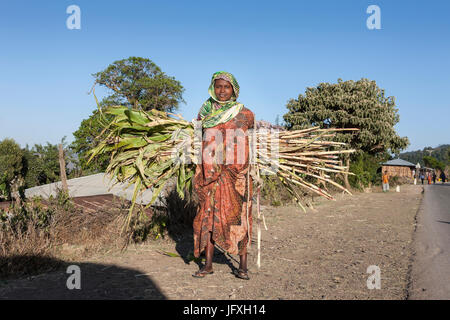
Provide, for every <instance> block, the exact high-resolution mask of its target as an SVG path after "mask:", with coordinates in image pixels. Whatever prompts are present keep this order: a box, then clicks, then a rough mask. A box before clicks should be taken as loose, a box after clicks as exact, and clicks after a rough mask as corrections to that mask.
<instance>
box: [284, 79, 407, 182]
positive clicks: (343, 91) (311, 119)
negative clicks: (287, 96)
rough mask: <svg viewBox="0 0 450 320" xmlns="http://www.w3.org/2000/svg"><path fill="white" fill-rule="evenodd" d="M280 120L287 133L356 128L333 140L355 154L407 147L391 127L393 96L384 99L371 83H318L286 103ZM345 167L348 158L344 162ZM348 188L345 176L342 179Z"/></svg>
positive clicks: (394, 111)
mask: <svg viewBox="0 0 450 320" xmlns="http://www.w3.org/2000/svg"><path fill="white" fill-rule="evenodd" d="M287 108H288V110H289V111H288V113H286V114H285V115H284V116H283V118H284V121H285V123H286V128H287V129H288V130H297V129H303V128H307V127H310V126H320V127H321V128H358V129H359V131H358V132H357V133H339V134H337V136H336V139H337V140H338V141H341V142H345V143H348V144H349V145H350V146H351V147H352V148H354V149H356V150H357V152H356V153H355V154H354V155H353V158H356V157H358V156H360V155H361V153H367V154H369V155H372V156H375V155H379V154H383V153H384V152H385V151H388V150H389V151H390V152H393V153H397V152H399V151H400V150H401V149H404V148H406V147H407V145H408V144H409V141H408V138H407V137H399V136H398V135H397V133H396V132H395V128H394V126H395V124H396V123H398V122H399V120H400V117H399V115H398V110H397V109H396V106H395V98H394V97H386V96H385V91H384V90H383V89H380V88H379V87H378V86H377V84H376V82H375V81H371V80H368V79H361V80H358V81H353V80H350V81H343V80H342V79H338V82H337V83H320V84H319V85H318V86H317V87H313V88H307V89H306V92H305V94H304V95H303V94H300V95H299V96H298V99H291V100H289V102H288V104H287ZM345 160H346V162H347V165H349V163H350V159H349V158H348V157H347V158H346V159H345ZM344 180H345V184H346V187H349V184H348V180H347V177H344Z"/></svg>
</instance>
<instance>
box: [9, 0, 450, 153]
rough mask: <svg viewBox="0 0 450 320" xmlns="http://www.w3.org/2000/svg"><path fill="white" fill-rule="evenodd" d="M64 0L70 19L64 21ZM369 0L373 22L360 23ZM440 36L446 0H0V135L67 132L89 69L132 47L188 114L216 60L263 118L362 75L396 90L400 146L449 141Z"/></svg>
mask: <svg viewBox="0 0 450 320" xmlns="http://www.w3.org/2000/svg"><path fill="white" fill-rule="evenodd" d="M72 4H75V5H78V6H79V7H80V9H81V29H80V30H69V29H68V28H67V27H66V20H67V18H68V17H69V14H67V13H66V8H67V7H68V6H69V5H72ZM372 4H374V5H378V6H379V7H380V9H381V30H369V29H368V28H367V27H366V20H367V18H368V17H369V16H370V14H367V13H366V9H367V7H368V6H369V5H372ZM449 39H450V2H449V1H400V0H396V1H378V0H372V1H357V0H354V1H350V0H347V1H331V0H330V1H300V0H298V1H282V0H280V1H262V0H258V1H249V0H241V1H234V0H228V1H174V0H166V1H151V0H147V1H134V0H130V1H126V2H125V1H99V0H96V1H80V0H72V1H20V0H18V1H2V2H0V112H1V113H0V140H1V139H3V138H5V137H10V138H13V139H15V140H16V141H17V142H18V143H20V144H21V145H22V146H23V147H24V146H25V144H27V143H28V144H29V145H30V146H31V145H33V144H34V143H46V142H47V141H48V142H50V143H58V142H59V141H60V140H61V138H62V137H63V136H67V140H68V141H69V142H71V141H73V136H72V133H73V132H74V131H75V130H77V128H78V126H79V124H80V122H81V121H82V120H83V119H85V118H87V117H89V115H90V114H91V112H92V111H93V110H94V109H95V100H94V98H93V96H92V95H88V94H87V92H88V91H89V90H90V88H91V86H92V84H93V77H92V76H91V74H92V73H95V72H98V71H101V70H103V69H104V68H106V67H107V66H108V65H109V64H110V63H112V62H114V61H116V60H120V59H124V58H128V57H130V56H140V57H145V58H149V59H151V60H152V61H153V62H155V63H156V64H157V65H158V66H160V67H161V69H162V70H163V71H164V72H165V73H166V74H168V75H170V76H173V77H175V78H176V79H177V80H179V81H180V82H181V83H182V85H183V86H184V88H185V92H184V95H183V97H184V99H185V101H186V104H182V105H181V106H180V110H179V112H180V113H181V114H182V115H183V117H185V118H186V119H188V120H191V119H192V118H193V117H194V116H195V115H196V113H197V112H198V109H199V108H200V106H201V104H202V103H203V101H204V100H205V99H206V98H207V97H208V94H207V88H208V85H209V81H210V78H211V75H212V73H213V72H215V71H218V70H225V71H228V72H231V73H233V74H234V75H235V76H236V78H237V80H238V82H239V84H240V86H241V94H240V98H239V100H240V102H242V103H244V104H245V105H246V106H247V107H249V108H250V109H251V110H252V111H254V112H255V114H256V118H257V119H258V120H260V119H264V120H268V121H271V122H274V121H275V118H276V116H277V115H279V116H280V119H281V118H282V116H283V114H285V113H286V112H287V109H286V103H287V101H288V100H289V99H291V98H297V97H298V95H299V94H300V93H304V91H305V89H306V88H307V87H311V86H315V85H317V84H318V83H320V82H336V81H337V79H338V78H342V79H343V80H350V79H353V80H358V79H360V78H369V79H372V80H376V81H377V84H378V85H379V86H380V87H381V88H384V89H385V90H386V94H387V95H390V96H395V97H396V103H397V107H398V109H399V114H400V123H399V124H398V125H397V126H396V128H397V132H398V133H399V135H401V136H408V137H409V139H410V142H411V145H410V146H409V147H408V149H407V150H417V149H422V148H423V147H425V146H433V147H435V146H437V145H439V144H447V143H450V130H449V119H450V99H449V93H450V41H449ZM96 92H97V95H98V96H100V97H101V96H103V95H104V94H106V93H107V92H106V91H104V90H101V89H100V88H97V91H96Z"/></svg>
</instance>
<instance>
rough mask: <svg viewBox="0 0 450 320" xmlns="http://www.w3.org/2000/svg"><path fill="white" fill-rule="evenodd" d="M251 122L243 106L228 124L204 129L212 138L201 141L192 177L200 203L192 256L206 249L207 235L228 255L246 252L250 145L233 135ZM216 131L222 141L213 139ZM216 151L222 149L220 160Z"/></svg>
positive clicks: (246, 140) (250, 228)
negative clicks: (198, 156)
mask: <svg viewBox="0 0 450 320" xmlns="http://www.w3.org/2000/svg"><path fill="white" fill-rule="evenodd" d="M253 123H254V114H253V112H251V111H250V110H249V109H247V108H245V107H243V108H242V110H241V111H240V112H239V113H238V114H237V115H236V116H235V117H234V118H232V119H231V120H229V121H228V122H225V123H222V124H218V125H216V126H215V127H212V128H205V129H204V136H206V137H208V130H212V131H211V132H210V133H211V139H208V138H206V139H205V140H206V141H205V140H204V141H203V145H202V164H199V165H197V168H196V172H195V176H194V189H195V191H196V193H197V195H198V198H199V202H200V205H199V208H198V212H197V215H196V217H195V219H194V256H195V257H199V256H200V254H201V252H202V251H203V250H204V249H205V247H206V244H207V242H208V241H209V236H210V233H212V240H213V242H215V243H216V244H218V245H219V246H220V247H221V248H223V249H224V250H226V251H227V252H229V253H230V254H239V255H242V254H245V253H246V252H247V251H246V250H247V244H248V242H249V234H250V235H251V232H252V215H251V214H252V206H251V200H250V201H247V199H248V198H249V197H248V192H249V191H250V195H252V180H251V177H250V179H249V180H248V179H247V177H248V175H247V173H248V170H249V143H248V137H247V136H244V137H242V135H239V134H236V133H233V132H236V129H241V130H242V132H243V133H245V134H247V131H248V129H252V128H253ZM217 131H220V133H221V134H222V135H221V136H222V141H220V139H217V138H216V137H217V136H215V134H217ZM238 131H240V130H238ZM231 139H232V140H233V141H230V140H231ZM243 145H245V147H243ZM227 149H228V150H227ZM218 150H222V156H221V157H220V156H218V155H219V154H220V152H218ZM208 157H209V158H208ZM221 159H222V161H221ZM230 159H231V160H230ZM227 160H228V161H227ZM247 205H248V211H247ZM247 212H248V221H247Z"/></svg>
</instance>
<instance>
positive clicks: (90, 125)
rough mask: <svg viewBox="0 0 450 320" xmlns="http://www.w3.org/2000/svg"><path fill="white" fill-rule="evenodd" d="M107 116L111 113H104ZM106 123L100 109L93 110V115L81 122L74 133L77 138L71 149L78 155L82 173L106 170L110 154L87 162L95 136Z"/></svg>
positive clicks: (78, 163)
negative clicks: (102, 118)
mask: <svg viewBox="0 0 450 320" xmlns="http://www.w3.org/2000/svg"><path fill="white" fill-rule="evenodd" d="M104 116H105V117H106V118H108V116H109V115H107V114H104ZM103 128H104V124H103V121H102V120H101V116H100V113H99V111H98V110H95V111H93V112H92V115H91V116H90V117H89V118H88V119H85V120H83V121H82V122H81V124H80V127H79V128H78V130H77V131H75V132H74V133H73V135H74V137H75V140H74V141H73V142H72V144H71V146H70V147H71V149H72V150H73V151H74V152H75V153H76V154H77V155H78V161H77V165H78V166H79V168H80V169H81V171H82V174H92V173H97V172H102V171H105V169H106V168H107V167H108V163H109V158H110V156H109V155H103V154H102V155H100V156H98V157H96V158H95V159H94V160H93V161H92V162H90V163H89V164H88V163H87V161H88V159H89V157H88V151H89V150H90V149H92V147H93V146H94V145H95V143H96V141H95V138H96V137H97V136H98V135H99V134H100V132H101V131H102V130H103Z"/></svg>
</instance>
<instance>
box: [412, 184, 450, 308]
mask: <svg viewBox="0 0 450 320" xmlns="http://www.w3.org/2000/svg"><path fill="white" fill-rule="evenodd" d="M424 192H425V195H424V200H423V203H422V206H421V209H420V211H419V213H418V215H417V230H416V231H417V232H416V238H415V249H416V255H415V257H414V261H413V264H412V270H411V288H410V289H411V290H410V292H409V298H410V299H446V300H447V299H450V184H449V183H446V184H441V183H439V184H438V183H437V184H436V185H425V186H424Z"/></svg>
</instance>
